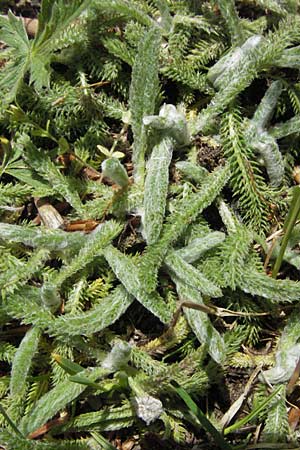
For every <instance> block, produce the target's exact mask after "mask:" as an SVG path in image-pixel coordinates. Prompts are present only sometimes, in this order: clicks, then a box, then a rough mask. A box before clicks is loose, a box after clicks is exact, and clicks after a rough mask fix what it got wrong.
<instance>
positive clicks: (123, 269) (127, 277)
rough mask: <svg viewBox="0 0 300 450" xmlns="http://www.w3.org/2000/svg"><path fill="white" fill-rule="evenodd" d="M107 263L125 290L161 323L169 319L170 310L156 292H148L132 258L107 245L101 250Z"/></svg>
mask: <svg viewBox="0 0 300 450" xmlns="http://www.w3.org/2000/svg"><path fill="white" fill-rule="evenodd" d="M103 254H104V256H105V259H106V260H107V262H108V264H109V265H110V267H111V268H112V270H113V271H114V273H115V275H116V276H117V278H118V279H119V280H120V281H121V283H122V284H123V285H124V287H125V288H126V290H127V291H128V292H129V293H130V294H131V295H133V296H134V297H135V298H136V299H137V300H138V301H139V302H141V304H142V305H143V306H144V307H145V308H147V309H148V310H149V311H151V312H152V313H153V314H154V315H155V316H157V317H158V318H159V319H160V320H161V321H162V322H163V323H168V322H170V320H171V317H172V316H171V311H170V309H169V306H168V305H167V304H166V303H165V302H164V300H163V298H162V297H161V296H160V295H159V294H158V292H155V291H154V292H151V293H148V292H147V290H146V289H145V287H144V286H143V283H142V281H141V279H140V277H139V273H138V266H137V265H136V264H135V263H134V262H133V260H132V259H131V258H130V257H129V256H127V255H124V254H123V253H121V252H120V251H119V250H118V249H116V248H115V247H113V246H112V245H109V246H108V247H106V248H105V249H104V250H103Z"/></svg>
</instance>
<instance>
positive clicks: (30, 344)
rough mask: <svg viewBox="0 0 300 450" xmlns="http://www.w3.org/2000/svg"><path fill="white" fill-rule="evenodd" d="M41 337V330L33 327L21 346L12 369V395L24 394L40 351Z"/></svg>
mask: <svg viewBox="0 0 300 450" xmlns="http://www.w3.org/2000/svg"><path fill="white" fill-rule="evenodd" d="M40 336H41V330H40V329H39V328H38V327H32V328H31V329H30V330H28V331H27V333H26V334H25V336H24V338H23V339H22V341H21V344H20V345H19V348H18V350H17V352H16V354H15V356H14V360H13V363H12V369H11V378H10V386H9V388H10V393H11V395H22V394H24V390H25V385H26V382H27V375H28V373H29V370H30V367H31V364H32V358H33V357H34V355H35V353H36V351H37V349H38V345H39V340H40Z"/></svg>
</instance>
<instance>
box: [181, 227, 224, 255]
mask: <svg viewBox="0 0 300 450" xmlns="http://www.w3.org/2000/svg"><path fill="white" fill-rule="evenodd" d="M225 237H226V235H225V234H224V233H222V232H221V231H213V232H212V233H209V234H207V235H206V236H205V237H201V238H197V239H193V240H192V241H191V242H190V243H189V244H188V245H187V246H186V247H182V248H180V249H179V250H176V252H175V253H176V255H178V256H179V257H180V258H182V259H184V260H185V261H186V262H187V263H193V262H195V261H197V260H198V259H199V258H200V257H201V256H202V255H203V253H205V252H206V251H207V250H210V249H211V248H214V247H216V246H218V245H219V244H221V243H222V242H223V241H224V239H225Z"/></svg>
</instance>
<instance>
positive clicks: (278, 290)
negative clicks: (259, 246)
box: [239, 265, 299, 303]
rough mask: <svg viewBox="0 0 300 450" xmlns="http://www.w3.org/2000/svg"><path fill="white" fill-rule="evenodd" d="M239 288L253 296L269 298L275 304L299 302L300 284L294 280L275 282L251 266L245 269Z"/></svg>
mask: <svg viewBox="0 0 300 450" xmlns="http://www.w3.org/2000/svg"><path fill="white" fill-rule="evenodd" d="M239 287H240V288H241V289H242V290H243V291H244V292H247V293H249V294H252V295H259V296H260V297H265V298H269V299H270V300H272V301H274V302H285V303H286V302H293V301H298V300H299V283H298V282H296V281H292V280H275V279H274V278H270V277H268V276H267V275H266V274H264V273H261V272H257V271H256V270H254V269H253V267H252V266H251V265H250V267H249V268H247V266H245V267H244V271H243V276H242V277H241V279H240V280H239Z"/></svg>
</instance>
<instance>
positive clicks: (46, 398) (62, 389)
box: [19, 367, 107, 435]
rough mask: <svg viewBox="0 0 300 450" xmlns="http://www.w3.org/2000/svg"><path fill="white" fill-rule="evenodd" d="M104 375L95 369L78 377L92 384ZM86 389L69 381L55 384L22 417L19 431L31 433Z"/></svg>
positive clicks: (87, 370) (103, 371)
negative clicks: (82, 377)
mask: <svg viewBox="0 0 300 450" xmlns="http://www.w3.org/2000/svg"><path fill="white" fill-rule="evenodd" d="M106 373H107V371H105V370H104V369H100V368H97V367H96V368H94V369H86V370H83V371H82V372H80V375H83V376H85V377H87V378H88V379H89V380H90V381H91V382H93V381H95V380H97V379H98V378H100V377H101V376H103V375H105V374H106ZM86 388H87V386H86V385H84V384H79V383H73V382H72V381H70V380H69V379H66V380H64V381H62V382H61V383H59V384H57V385H56V386H55V387H54V388H53V389H51V390H50V391H49V392H47V393H46V394H45V395H43V397H41V398H40V399H39V400H38V401H37V402H36V404H35V406H34V407H33V409H32V410H31V411H30V412H29V414H27V415H26V416H24V417H23V419H22V420H21V422H20V424H19V427H20V430H21V431H22V432H23V433H24V434H26V435H27V434H29V433H31V432H33V431H34V430H36V429H37V428H39V427H40V426H41V425H43V424H44V423H46V422H47V421H48V420H49V419H51V418H52V417H53V416H54V415H55V414H57V413H58V412H59V411H61V410H62V409H63V408H65V407H66V406H67V405H68V404H69V403H71V402H72V401H73V400H75V399H76V398H77V397H78V396H79V395H80V394H81V393H82V392H83V391H84V390H85V389H86Z"/></svg>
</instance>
